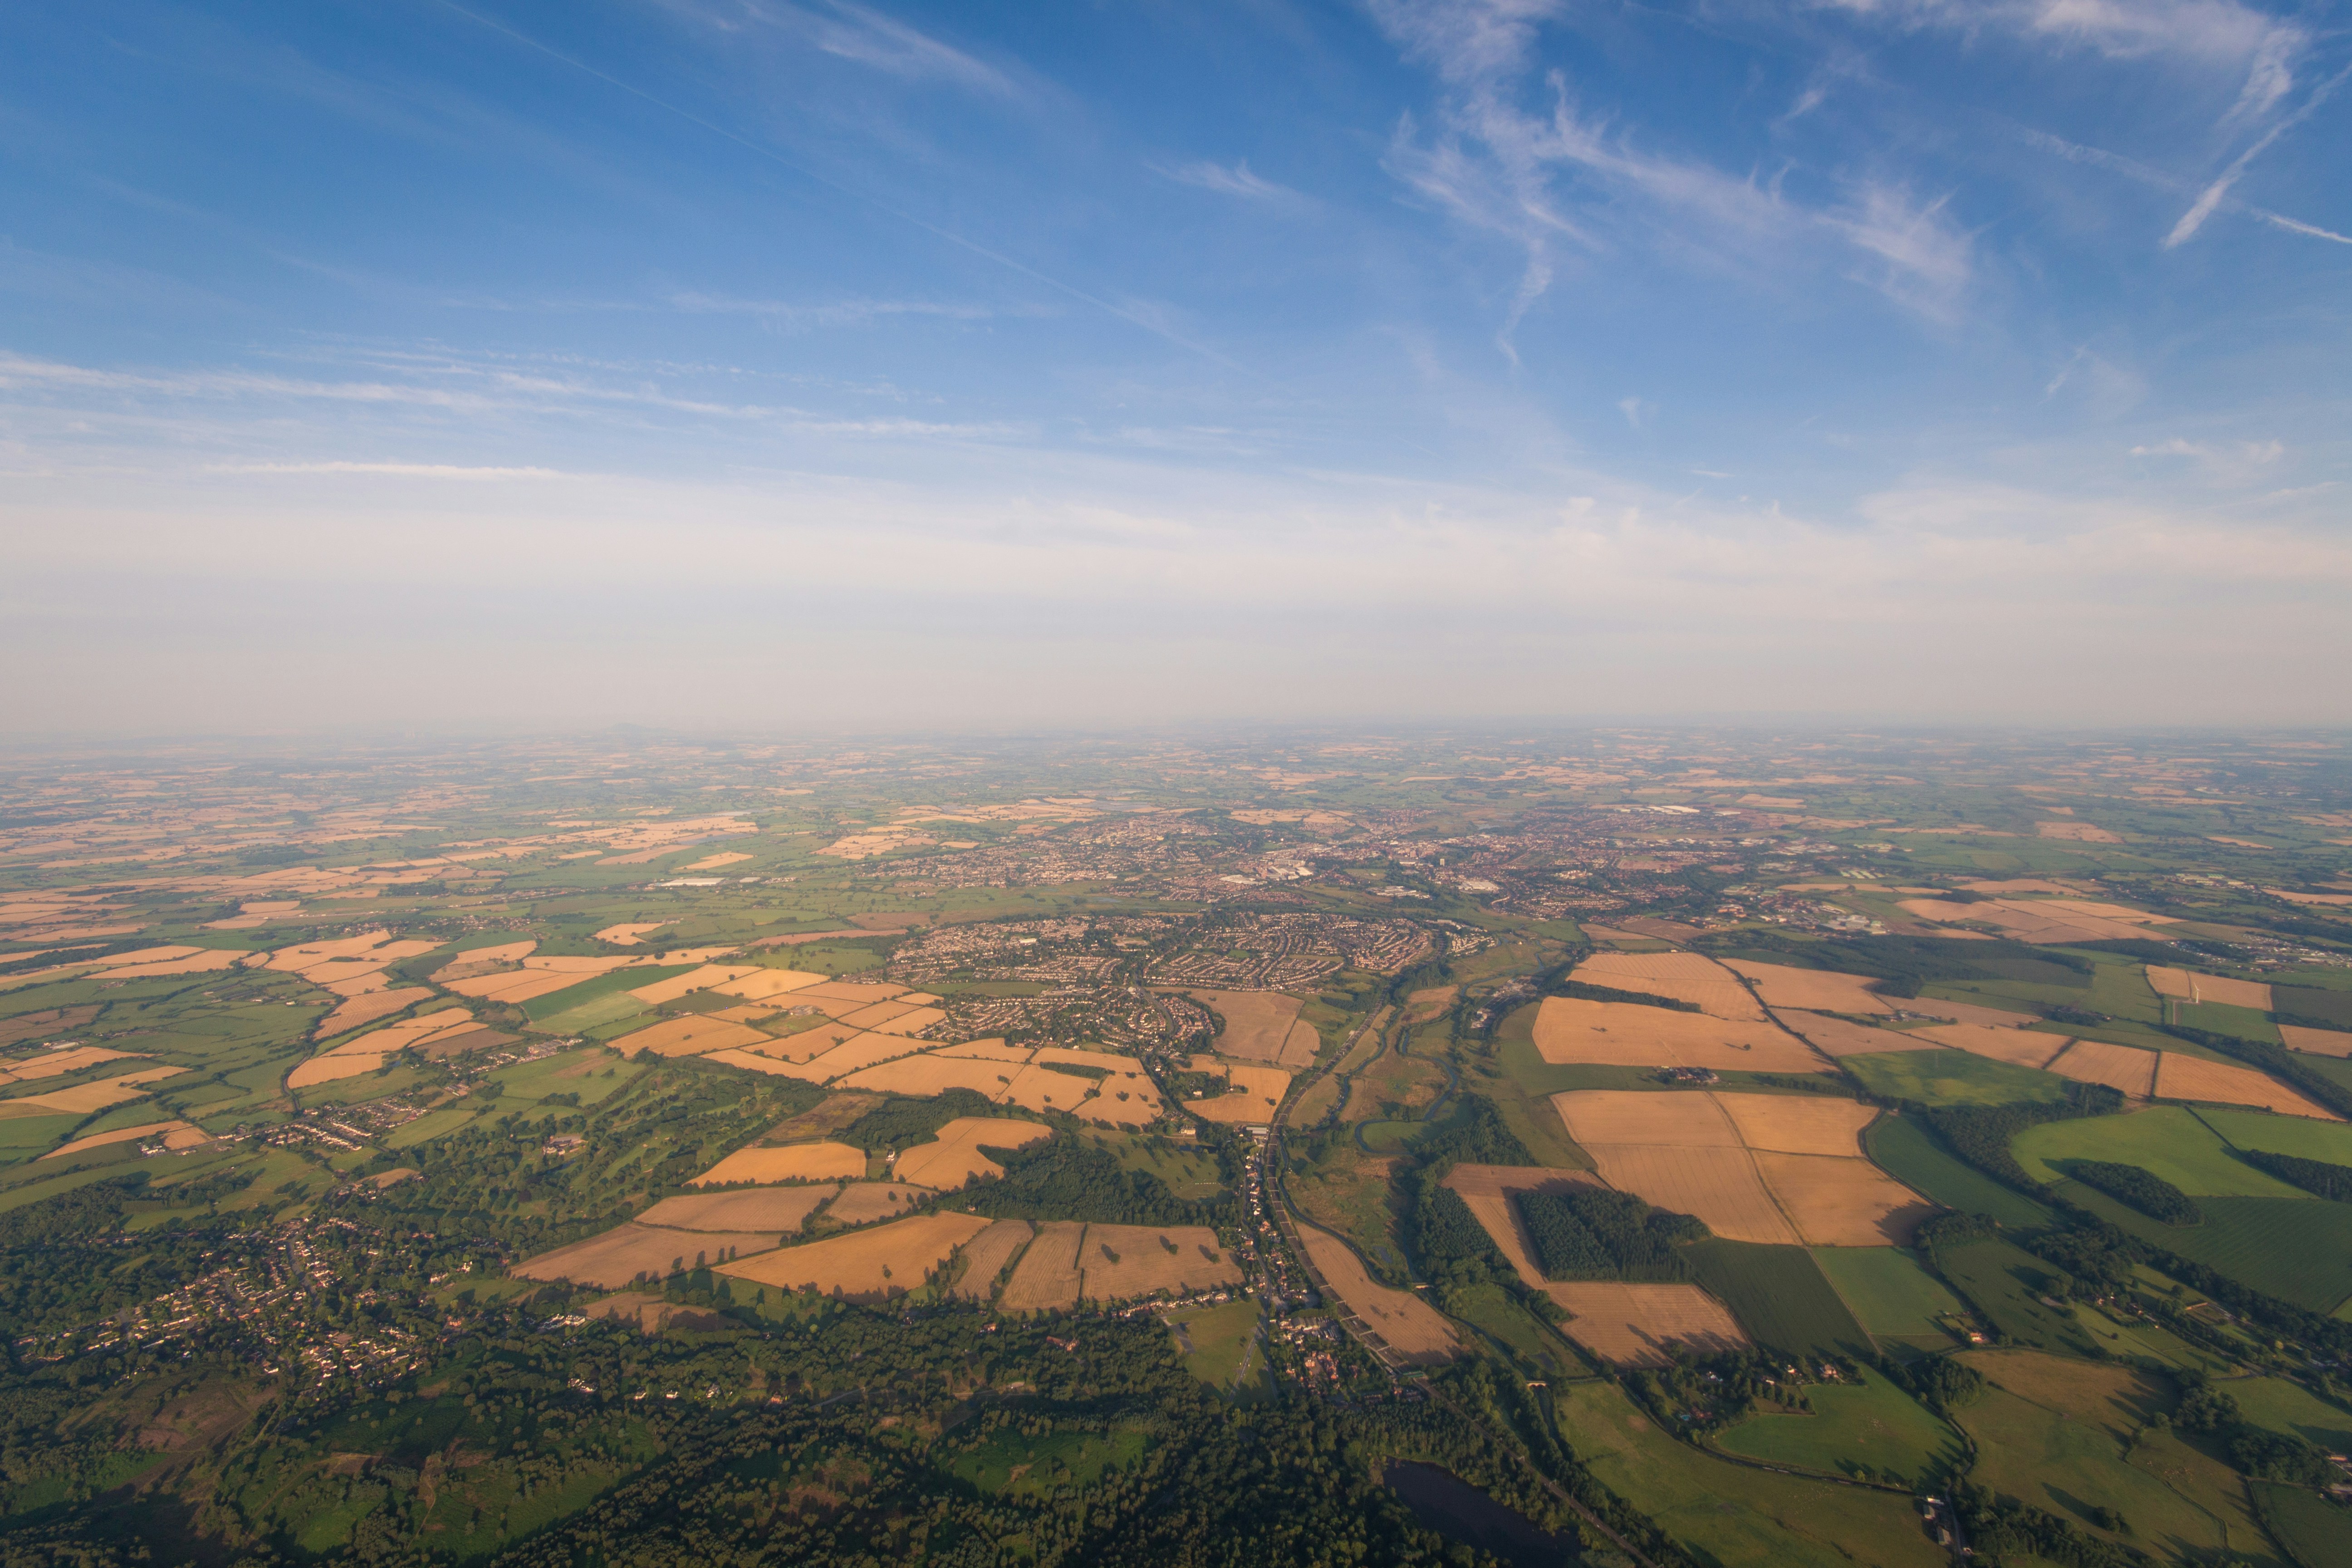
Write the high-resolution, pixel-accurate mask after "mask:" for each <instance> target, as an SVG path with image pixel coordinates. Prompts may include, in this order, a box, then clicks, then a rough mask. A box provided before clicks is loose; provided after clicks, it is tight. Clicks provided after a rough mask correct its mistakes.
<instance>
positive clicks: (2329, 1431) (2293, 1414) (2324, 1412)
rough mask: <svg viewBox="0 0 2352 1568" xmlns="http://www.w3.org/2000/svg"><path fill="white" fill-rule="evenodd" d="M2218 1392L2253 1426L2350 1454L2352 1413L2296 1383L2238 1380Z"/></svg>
mask: <svg viewBox="0 0 2352 1568" xmlns="http://www.w3.org/2000/svg"><path fill="white" fill-rule="evenodd" d="M2222 1392H2223V1393H2225V1394H2228V1395H2230V1397H2231V1398H2232V1399H2234V1400H2236V1401H2237V1402H2238V1408H2239V1410H2240V1411H2241V1412H2242V1413H2243V1414H2244V1415H2245V1418H2246V1419H2247V1420H2249V1421H2251V1422H2252V1423H2253V1424H2254V1425H2255V1426H2267V1427H2269V1428H2270V1429H2271V1430H2272V1431H2273V1432H2286V1433H2292V1434H2293V1435H2294V1436H2298V1437H2301V1438H2303V1439H2304V1440H2305V1442H2307V1443H2310V1444H2313V1445H2314V1446H2315V1447H2319V1448H2321V1449H2323V1450H2325V1451H2326V1452H2328V1453H2331V1454H2346V1453H2352V1410H2347V1409H2346V1408H2345V1407H2344V1406H2342V1405H2336V1404H2332V1403H2330V1402H2329V1401H2327V1400H2325V1399H2322V1398H2321V1397H2320V1396H2319V1395H2317V1394H2314V1393H2312V1392H2311V1390H2309V1389H2307V1388H2305V1387H2304V1386H2303V1385H2302V1384H2299V1383H2290V1382H2288V1381H2287V1380H2286V1379H2285V1378H2283V1377H2240V1378H2232V1379H2231V1380H2230V1381H2229V1382H2228V1383H2227V1384H2224V1385H2223V1386H2222Z"/></svg>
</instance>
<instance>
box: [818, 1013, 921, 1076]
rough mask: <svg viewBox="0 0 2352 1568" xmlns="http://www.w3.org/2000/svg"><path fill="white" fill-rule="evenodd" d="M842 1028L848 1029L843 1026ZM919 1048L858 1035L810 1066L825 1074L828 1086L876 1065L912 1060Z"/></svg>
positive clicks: (888, 1037)
mask: <svg viewBox="0 0 2352 1568" xmlns="http://www.w3.org/2000/svg"><path fill="white" fill-rule="evenodd" d="M842 1027H847V1026H846V1025H844V1026H842ZM805 1032H806V1033H807V1034H809V1035H812V1036H815V1035H822V1034H824V1030H823V1029H810V1030H807V1031H805ZM922 1048H923V1047H922V1045H921V1043H920V1042H919V1041H916V1040H909V1039H906V1038H903V1037H900V1036H898V1035H866V1034H861V1035H858V1036H856V1037H854V1038H851V1039H847V1040H844V1041H843V1042H842V1043H841V1044H839V1045H837V1046H835V1047H833V1049H831V1050H829V1051H827V1052H825V1053H824V1055H823V1056H821V1057H818V1058H815V1059H814V1061H812V1062H811V1063H810V1064H809V1065H810V1066H811V1067H814V1068H816V1069H817V1070H818V1071H819V1072H822V1073H823V1074H824V1077H825V1081H827V1082H828V1083H829V1082H831V1081H832V1080H833V1079H837V1078H846V1077H848V1076H849V1075H850V1074H851V1073H854V1072H858V1071H861V1070H863V1069H864V1068H870V1067H874V1066H877V1064H879V1063H882V1062H887V1061H894V1060H896V1059H897V1058H899V1057H904V1056H911V1055H913V1054H914V1053H915V1052H917V1051H919V1050H921V1049H922Z"/></svg>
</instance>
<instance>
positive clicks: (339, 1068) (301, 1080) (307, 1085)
mask: <svg viewBox="0 0 2352 1568" xmlns="http://www.w3.org/2000/svg"><path fill="white" fill-rule="evenodd" d="M382 1066H383V1058H382V1057H380V1056H376V1055H373V1054H372V1053H370V1052H366V1051H336V1052H334V1053H332V1054H331V1055H329V1056H323V1057H312V1058H310V1060H309V1061H306V1062H300V1063H298V1064H296V1066H295V1068H294V1070H293V1071H292V1072H289V1073H288V1074H287V1075H286V1087H287V1088H288V1089H312V1088H315V1087H317V1086H318V1085H320V1084H322V1083H336V1082H339V1081H341V1079H347V1078H360V1077H362V1076H364V1075H366V1074H368V1073H372V1072H373V1071H375V1070H376V1068H380V1067H382Z"/></svg>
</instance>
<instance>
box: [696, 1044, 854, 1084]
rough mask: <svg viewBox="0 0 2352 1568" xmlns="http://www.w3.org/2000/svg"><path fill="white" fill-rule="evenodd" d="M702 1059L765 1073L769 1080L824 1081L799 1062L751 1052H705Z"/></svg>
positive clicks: (747, 1070) (820, 1076) (819, 1075)
mask: <svg viewBox="0 0 2352 1568" xmlns="http://www.w3.org/2000/svg"><path fill="white" fill-rule="evenodd" d="M702 1059H703V1060H704V1061H707V1062H724V1063H726V1064H727V1065H728V1066H729V1067H730V1068H742V1069H743V1070H744V1071H746V1072H760V1073H766V1074H767V1075H768V1076H769V1077H771V1078H797V1079H805V1080H807V1081H809V1082H812V1083H822V1082H823V1081H824V1078H823V1076H822V1075H821V1074H816V1073H812V1072H811V1071H809V1070H808V1068H805V1067H803V1065H802V1064H800V1063H799V1062H795V1061H792V1060H789V1059H788V1058H783V1057H769V1056H759V1055H756V1054H754V1053H753V1052H751V1051H738V1050H724V1051H706V1052H704V1053H703V1057H702Z"/></svg>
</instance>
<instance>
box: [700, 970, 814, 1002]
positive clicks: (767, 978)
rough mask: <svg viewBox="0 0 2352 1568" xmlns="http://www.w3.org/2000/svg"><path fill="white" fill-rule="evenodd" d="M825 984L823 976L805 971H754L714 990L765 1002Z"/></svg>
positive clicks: (748, 999)
mask: <svg viewBox="0 0 2352 1568" xmlns="http://www.w3.org/2000/svg"><path fill="white" fill-rule="evenodd" d="M821 984H824V975H822V974H812V973H809V972H808V971H806V970H804V969H754V970H752V971H751V973H749V974H743V975H739V976H737V977H736V978H735V979H733V980H730V981H728V982H727V983H726V984H723V985H714V986H712V987H711V989H712V990H714V991H716V992H718V993H719V994H720V995H722V996H740V997H741V998H743V1000H745V1001H746V1002H764V1001H766V1000H767V999H768V998H769V997H771V996H782V995H785V994H788V993H791V992H794V991H801V990H804V989H806V988H807V987H809V986H811V985H821Z"/></svg>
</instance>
